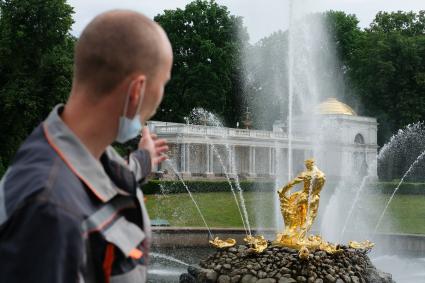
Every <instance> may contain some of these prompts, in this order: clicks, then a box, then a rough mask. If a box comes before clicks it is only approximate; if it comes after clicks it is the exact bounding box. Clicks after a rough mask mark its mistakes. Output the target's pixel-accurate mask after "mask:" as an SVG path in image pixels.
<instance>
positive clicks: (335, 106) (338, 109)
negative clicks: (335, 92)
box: [317, 98, 357, 116]
mask: <svg viewBox="0 0 425 283" xmlns="http://www.w3.org/2000/svg"><path fill="white" fill-rule="evenodd" d="M317 112H319V113H320V114H324V115H328V114H337V115H350V116H357V113H356V112H355V111H354V110H353V109H352V108H351V107H350V106H348V105H347V104H345V103H342V102H340V101H338V100H337V99H336V98H328V99H326V101H325V102H322V103H320V104H319V106H318V107H317Z"/></svg>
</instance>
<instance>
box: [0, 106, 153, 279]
mask: <svg viewBox="0 0 425 283" xmlns="http://www.w3.org/2000/svg"><path fill="white" fill-rule="evenodd" d="M62 110H63V106H62V105H58V106H56V107H55V108H54V110H53V111H52V112H51V113H50V115H49V116H48V118H47V119H46V120H45V121H44V122H43V123H42V124H40V125H39V126H38V127H37V128H36V129H35V130H34V131H33V132H32V134H31V135H30V136H29V137H28V138H27V139H26V141H25V142H24V143H23V144H22V145H21V147H20V149H19V150H18V152H17V154H16V156H15V158H14V160H13V161H12V163H11V165H10V167H9V168H8V170H7V172H6V173H5V175H4V176H3V178H2V180H1V182H0V282H26V283H27V282H55V283H61V282H111V283H113V282H145V281H146V273H147V270H146V264H147V256H148V252H149V246H150V238H151V231H150V222H149V217H148V214H147V211H146V208H145V204H144V200H143V198H144V197H143V193H142V191H141V189H140V187H139V185H138V184H139V183H140V182H143V180H144V178H146V176H147V175H148V174H149V173H150V170H151V160H150V157H149V154H148V152H147V151H144V150H138V151H136V152H134V153H132V154H131V156H130V158H129V162H128V163H127V162H126V161H125V160H124V159H122V158H121V157H120V156H119V155H118V154H117V153H116V151H115V150H114V149H113V148H112V147H108V148H107V150H106V151H105V152H104V154H103V155H102V157H101V159H100V162H99V160H96V159H95V158H94V157H93V156H92V155H91V154H90V153H89V151H88V150H87V148H86V147H85V146H84V145H83V144H82V143H81V142H80V141H79V140H78V138H77V137H76V136H75V135H74V134H73V132H72V131H71V130H70V129H69V128H68V127H67V126H66V125H65V123H64V122H63V121H62V119H61V118H60V113H61V111H62Z"/></svg>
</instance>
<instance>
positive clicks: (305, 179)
mask: <svg viewBox="0 0 425 283" xmlns="http://www.w3.org/2000/svg"><path fill="white" fill-rule="evenodd" d="M305 167H306V168H307V170H306V171H304V172H302V173H300V174H299V175H298V176H297V177H296V178H295V179H294V180H292V181H291V182H289V183H288V184H286V185H285V186H283V187H282V188H281V189H280V190H279V191H278V195H279V199H280V209H281V212H282V215H283V219H284V221H285V231H284V232H283V235H284V236H285V237H286V238H290V239H293V240H296V241H300V240H304V239H305V237H306V235H307V232H308V231H309V230H310V228H311V226H312V225H313V221H314V220H315V219H316V216H317V211H318V209H319V201H320V192H321V190H322V188H323V186H324V184H325V181H326V177H325V174H324V173H323V172H322V171H320V170H319V169H318V168H317V166H315V165H314V160H313V159H308V160H306V161H305ZM299 183H303V188H302V190H300V191H298V192H295V193H292V194H289V191H290V190H291V189H292V188H293V187H294V186H295V185H296V184H299Z"/></svg>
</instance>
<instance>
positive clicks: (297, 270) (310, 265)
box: [180, 159, 394, 283]
mask: <svg viewBox="0 0 425 283" xmlns="http://www.w3.org/2000/svg"><path fill="white" fill-rule="evenodd" d="M305 165H306V168H307V170H306V171H304V172H302V173H300V174H299V175H298V176H297V177H296V178H295V179H294V180H293V181H291V182H289V183H288V184H287V185H285V186H283V187H282V188H281V189H280V190H279V191H278V194H279V199H280V202H281V212H282V215H283V218H284V220H285V229H284V231H283V232H282V233H278V234H277V237H276V240H275V241H274V242H269V241H267V240H265V238H264V237H263V236H262V235H257V236H247V237H246V238H245V239H244V240H245V242H246V244H245V245H239V246H238V247H237V248H235V247H234V246H235V245H236V240H234V239H227V240H219V239H218V238H215V240H214V241H210V243H211V245H212V246H213V247H215V248H216V249H217V251H216V253H215V254H212V255H210V256H209V257H207V258H206V259H204V260H201V262H200V264H199V265H200V268H195V267H193V266H191V267H190V268H188V273H185V274H182V276H181V277H180V282H182V283H186V282H187V283H189V282H277V281H279V282H280V283H283V282H285V283H290V282H307V281H308V282H360V281H362V282H363V281H365V282H370V283H381V282H382V283H387V282H388V283H392V282H394V281H393V280H392V278H391V275H390V274H387V273H384V272H380V271H379V270H377V269H376V268H375V267H374V266H373V264H372V263H371V261H370V259H369V258H368V256H367V253H368V252H369V251H370V250H371V249H372V247H373V246H374V244H373V243H371V242H370V241H367V240H366V241H363V242H356V241H350V243H349V244H348V245H340V244H331V243H328V242H326V241H325V240H324V239H322V238H321V237H320V236H318V235H310V236H308V232H309V231H310V229H311V227H312V225H313V222H314V220H315V219H316V216H317V212H318V209H319V200H320V192H321V190H322V188H323V186H324V185H325V180H326V177H325V174H324V173H323V172H322V171H320V170H319V169H318V168H317V167H316V166H315V165H314V160H312V159H309V160H306V161H305ZM298 183H303V188H302V189H301V190H300V191H298V192H294V193H289V192H290V190H291V189H292V188H293V186H294V185H296V184H298Z"/></svg>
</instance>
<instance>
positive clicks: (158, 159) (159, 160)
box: [153, 155, 167, 165]
mask: <svg viewBox="0 0 425 283" xmlns="http://www.w3.org/2000/svg"><path fill="white" fill-rule="evenodd" d="M166 159H167V156H165V155H161V156H159V157H155V158H154V159H153V163H154V165H158V164H159V163H161V162H163V161H165V160H166Z"/></svg>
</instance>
